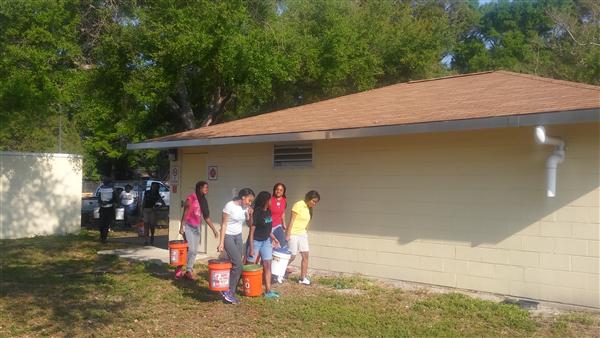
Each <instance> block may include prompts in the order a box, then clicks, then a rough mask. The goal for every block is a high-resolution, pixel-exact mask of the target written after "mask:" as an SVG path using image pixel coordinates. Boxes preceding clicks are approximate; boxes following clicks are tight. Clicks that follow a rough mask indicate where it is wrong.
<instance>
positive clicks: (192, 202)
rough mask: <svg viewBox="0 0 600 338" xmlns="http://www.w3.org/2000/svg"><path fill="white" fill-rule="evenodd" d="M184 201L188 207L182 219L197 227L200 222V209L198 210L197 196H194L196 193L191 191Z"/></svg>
mask: <svg viewBox="0 0 600 338" xmlns="http://www.w3.org/2000/svg"><path fill="white" fill-rule="evenodd" d="M186 201H187V203H188V209H187V212H186V213H185V217H184V218H183V220H184V221H185V223H187V224H189V225H191V226H193V227H199V226H200V223H201V222H202V211H201V210H200V203H199V202H198V196H196V193H191V194H189V195H188V197H187V198H186Z"/></svg>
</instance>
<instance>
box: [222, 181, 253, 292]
mask: <svg viewBox="0 0 600 338" xmlns="http://www.w3.org/2000/svg"><path fill="white" fill-rule="evenodd" d="M253 201H254V191H252V189H250V188H244V189H241V190H240V192H239V193H238V196H237V197H236V198H234V199H233V200H232V201H229V202H227V204H225V207H224V208H223V221H222V222H221V236H220V240H219V246H218V247H217V251H218V252H222V251H223V250H225V252H226V253H227V255H228V256H229V260H230V261H231V264H232V267H231V273H230V275H229V291H222V292H221V295H222V296H223V299H225V301H226V302H228V303H231V304H239V303H240V300H239V299H238V298H237V297H236V296H235V292H236V289H237V285H238V283H239V281H240V277H241V276H242V266H243V260H242V256H243V255H244V241H243V239H242V226H243V224H244V222H248V223H250V222H249V220H250V217H252V208H251V207H250V206H251V205H252V202H253Z"/></svg>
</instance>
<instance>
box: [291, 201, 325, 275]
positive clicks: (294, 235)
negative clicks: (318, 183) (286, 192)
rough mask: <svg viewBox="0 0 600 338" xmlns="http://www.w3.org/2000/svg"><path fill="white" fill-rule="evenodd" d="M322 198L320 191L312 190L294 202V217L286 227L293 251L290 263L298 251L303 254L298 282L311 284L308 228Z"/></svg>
mask: <svg viewBox="0 0 600 338" xmlns="http://www.w3.org/2000/svg"><path fill="white" fill-rule="evenodd" d="M320 200H321V196H320V195H319V193H318V192H316V191H314V190H311V191H309V192H307V193H306V195H305V196H304V200H303V201H298V202H296V203H294V206H293V207H292V219H291V220H290V225H289V226H288V227H287V229H286V235H285V239H286V241H287V242H288V249H289V250H290V251H291V253H292V257H291V258H290V264H291V263H292V262H293V261H294V258H296V255H297V254H298V252H300V255H301V256H302V261H301V262H300V280H299V281H298V282H299V283H300V284H304V285H310V280H309V279H308V276H307V270H308V251H309V248H308V234H307V231H306V228H307V227H308V223H310V220H311V218H312V214H313V211H312V209H313V207H314V206H315V205H317V203H319V201H320Z"/></svg>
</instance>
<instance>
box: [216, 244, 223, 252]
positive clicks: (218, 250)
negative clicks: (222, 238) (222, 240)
mask: <svg viewBox="0 0 600 338" xmlns="http://www.w3.org/2000/svg"><path fill="white" fill-rule="evenodd" d="M223 247H224V245H223V244H219V246H217V252H223Z"/></svg>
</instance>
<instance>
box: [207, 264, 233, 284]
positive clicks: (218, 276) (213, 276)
mask: <svg viewBox="0 0 600 338" xmlns="http://www.w3.org/2000/svg"><path fill="white" fill-rule="evenodd" d="M230 270H231V262H230V261H228V260H220V259H211V260H209V261H208V289H209V290H211V291H229V274H230Z"/></svg>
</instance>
